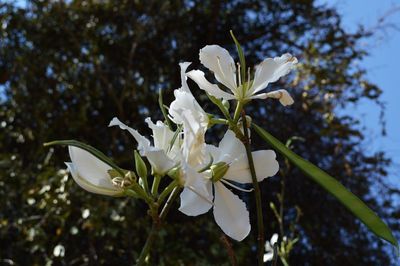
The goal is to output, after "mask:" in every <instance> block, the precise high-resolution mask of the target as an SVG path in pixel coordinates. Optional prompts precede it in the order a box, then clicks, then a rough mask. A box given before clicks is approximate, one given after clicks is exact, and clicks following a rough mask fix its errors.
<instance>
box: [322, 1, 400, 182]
mask: <svg viewBox="0 0 400 266" xmlns="http://www.w3.org/2000/svg"><path fill="white" fill-rule="evenodd" d="M318 2H319V3H326V4H328V6H334V7H336V8H337V10H338V12H339V14H340V15H342V18H343V26H344V28H345V29H348V30H350V31H354V30H355V29H357V27H358V25H360V24H361V25H364V26H365V27H367V28H371V27H374V26H375V25H376V24H377V20H378V18H380V17H385V18H386V21H387V22H388V23H392V24H393V25H398V26H399V30H396V29H393V28H390V27H387V29H386V31H382V30H379V31H378V33H377V35H376V36H375V37H372V38H371V39H368V40H366V41H365V42H364V43H363V44H362V45H365V46H366V48H367V50H368V51H369V53H370V55H369V56H368V57H366V58H365V59H364V60H363V62H361V63H362V66H363V67H364V68H365V69H366V70H367V77H368V79H369V81H371V82H373V83H375V84H377V85H378V86H379V87H380V88H381V89H382V90H383V95H382V100H383V101H384V102H385V104H386V116H385V119H386V123H387V126H386V129H387V136H382V135H381V127H380V126H379V107H378V106H377V105H376V104H373V103H371V102H367V101H366V102H363V103H361V104H360V105H358V106H356V107H353V106H352V107H348V108H347V109H346V110H345V112H349V113H350V114H353V115H354V114H355V115H356V117H358V118H360V120H361V121H362V122H363V124H364V125H365V126H366V129H365V131H364V133H365V135H366V136H367V137H366V139H365V146H366V148H367V149H368V150H369V151H370V152H373V151H376V150H383V151H385V152H386V154H387V155H388V156H389V157H390V158H391V159H392V160H393V165H392V167H391V169H390V181H391V182H393V183H396V184H397V186H400V185H398V181H399V179H400V103H399V100H400V67H399V62H400V1H391V0H379V1H377V0H319V1H318ZM396 2H397V3H396ZM396 7H397V12H394V13H392V14H389V13H387V12H388V10H393V9H394V8H396Z"/></svg>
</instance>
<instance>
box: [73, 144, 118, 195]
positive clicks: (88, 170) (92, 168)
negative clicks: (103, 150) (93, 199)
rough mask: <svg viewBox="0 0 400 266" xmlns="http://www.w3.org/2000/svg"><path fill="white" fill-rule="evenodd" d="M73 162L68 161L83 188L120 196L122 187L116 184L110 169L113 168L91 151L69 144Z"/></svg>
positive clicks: (75, 177)
mask: <svg viewBox="0 0 400 266" xmlns="http://www.w3.org/2000/svg"><path fill="white" fill-rule="evenodd" d="M68 149H69V156H70V157H71V162H69V163H66V165H67V167H68V169H69V171H70V172H71V175H72V177H73V179H74V180H75V182H76V183H77V184H78V185H79V186H80V187H82V188H83V189H85V190H87V191H89V192H92V193H96V194H102V195H107V196H120V195H122V194H123V189H122V188H121V187H118V186H115V185H114V184H113V182H112V179H111V176H110V175H109V173H108V171H109V170H112V168H111V167H110V166H109V165H107V164H106V163H104V162H103V161H101V160H99V159H98V158H96V157H95V156H94V155H92V154H90V153H89V152H87V151H85V150H83V149H80V148H77V147H73V146H69V147H68Z"/></svg>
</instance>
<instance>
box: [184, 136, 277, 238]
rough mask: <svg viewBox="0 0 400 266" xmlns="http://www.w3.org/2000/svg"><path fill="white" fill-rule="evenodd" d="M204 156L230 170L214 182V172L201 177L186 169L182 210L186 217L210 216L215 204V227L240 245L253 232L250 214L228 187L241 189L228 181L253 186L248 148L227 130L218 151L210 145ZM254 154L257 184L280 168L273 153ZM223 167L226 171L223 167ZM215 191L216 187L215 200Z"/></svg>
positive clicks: (191, 168) (200, 174) (270, 151)
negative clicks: (207, 214) (208, 212)
mask: <svg viewBox="0 0 400 266" xmlns="http://www.w3.org/2000/svg"><path fill="white" fill-rule="evenodd" d="M205 152H206V154H208V155H209V158H213V164H214V165H217V164H218V163H225V165H226V166H229V168H227V170H226V172H225V174H223V176H222V178H219V180H212V172H211V171H206V172H203V173H198V172H197V171H195V170H194V169H193V167H186V168H185V169H184V173H185V174H186V175H187V176H188V177H187V180H190V181H189V182H190V183H189V184H186V187H185V188H184V190H183V192H182V193H181V206H180V208H179V210H180V211H181V212H183V213H185V214H186V215H190V216H197V215H200V214H203V213H205V212H207V211H208V210H209V209H210V208H211V207H212V206H213V204H212V202H213V203H214V208H213V213H214V218H215V221H216V223H217V224H218V225H219V226H220V227H221V229H222V231H223V232H224V233H225V234H226V235H228V236H229V237H231V238H233V239H235V240H238V241H241V240H243V239H244V238H245V237H246V236H247V235H248V234H249V232H250V222H249V212H248V211H247V208H246V204H245V203H244V202H243V201H242V200H241V199H240V198H239V197H238V196H236V195H235V194H233V193H232V192H231V191H230V190H229V189H228V188H226V186H225V185H229V186H231V187H235V188H238V189H241V188H239V187H237V186H235V185H234V184H232V183H231V182H229V181H234V182H238V183H251V182H252V180H251V174H250V170H249V165H248V160H247V156H246V150H245V147H244V145H243V144H242V143H241V142H240V141H239V139H237V138H236V136H235V134H234V133H233V132H232V131H231V130H228V131H227V132H226V133H225V136H224V137H223V139H222V140H221V142H220V143H219V146H218V147H215V146H212V145H207V146H206V151H205ZM252 154H253V157H254V165H255V168H256V173H257V180H258V181H262V180H263V179H264V178H266V177H268V176H273V175H275V174H276V173H277V172H278V169H279V165H278V162H277V161H276V159H275V152H274V151H272V150H263V151H256V152H253V153H252ZM221 166H222V167H224V164H221ZM193 180H194V181H193ZM196 182H197V183H196ZM212 187H214V196H213V193H212Z"/></svg>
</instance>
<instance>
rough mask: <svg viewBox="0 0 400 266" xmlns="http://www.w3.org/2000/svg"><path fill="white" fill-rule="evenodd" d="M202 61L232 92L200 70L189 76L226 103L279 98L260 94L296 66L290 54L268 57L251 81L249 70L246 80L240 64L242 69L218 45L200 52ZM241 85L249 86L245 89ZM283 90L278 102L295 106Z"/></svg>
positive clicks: (257, 67)
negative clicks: (242, 78)
mask: <svg viewBox="0 0 400 266" xmlns="http://www.w3.org/2000/svg"><path fill="white" fill-rule="evenodd" d="M200 62H201V63H202V64H203V65H204V66H205V67H207V68H208V69H209V70H211V71H212V72H214V76H215V78H216V80H217V81H218V82H220V83H221V84H223V85H224V86H225V87H227V88H228V89H229V90H230V92H231V93H228V92H225V91H223V90H221V89H220V88H219V87H218V86H217V85H216V84H212V83H210V82H209V81H208V80H207V79H206V78H205V77H204V73H203V72H202V71H200V70H193V71H190V72H189V73H187V75H188V77H190V78H191V79H192V80H194V81H195V82H196V83H197V85H198V86H199V87H200V89H202V90H205V91H206V92H208V93H209V94H211V95H212V96H215V97H217V98H222V99H224V100H232V99H238V100H251V99H265V98H277V94H276V93H275V94H271V93H259V94H257V93H258V92H260V91H261V90H263V89H264V88H266V87H267V86H268V84H269V83H272V82H275V81H277V80H278V79H279V78H280V77H282V76H285V75H286V74H288V73H289V71H290V70H291V69H292V68H293V66H294V65H295V64H296V63H297V59H296V57H293V56H292V55H290V54H283V55H282V56H280V57H275V58H267V59H265V60H264V61H262V62H261V63H260V64H259V65H258V66H256V68H255V74H254V79H253V80H250V73H249V72H250V71H248V74H247V79H248V80H243V81H242V80H241V77H240V65H238V66H239V69H236V66H235V62H234V61H233V58H232V57H231V56H230V55H229V53H228V51H227V50H226V49H224V48H222V47H220V46H218V45H207V46H205V47H204V48H203V49H201V50H200ZM237 81H239V82H237ZM242 84H247V85H245V86H243V85H242ZM244 87H246V88H244ZM283 91H284V90H280V93H279V95H280V96H279V99H280V100H281V99H282V100H281V103H282V104H283V105H288V104H292V103H293V99H292V98H291V97H290V95H289V94H288V93H287V92H286V91H284V92H283Z"/></svg>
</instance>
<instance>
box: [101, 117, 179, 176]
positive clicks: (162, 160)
mask: <svg viewBox="0 0 400 266" xmlns="http://www.w3.org/2000/svg"><path fill="white" fill-rule="evenodd" d="M146 122H148V121H146ZM148 123H149V122H148ZM109 126H119V127H120V128H121V129H124V130H128V131H129V133H131V135H132V136H133V137H134V138H135V139H136V141H137V142H138V150H139V152H140V155H142V156H146V157H147V159H148V160H149V162H150V164H151V166H152V167H153V170H154V172H155V173H157V174H160V175H163V174H165V172H166V171H168V170H169V169H171V168H172V167H174V166H175V164H176V163H175V162H174V161H173V160H172V159H171V158H169V157H168V156H167V154H166V151H164V150H163V149H161V148H158V147H153V146H151V145H150V141H149V140H148V139H147V138H145V137H143V136H142V135H140V134H139V133H138V132H137V131H136V130H134V129H133V128H130V127H128V126H127V125H125V124H124V123H122V122H121V121H119V120H118V118H115V117H114V118H113V119H112V120H111V122H110V125H109ZM157 141H158V140H157ZM160 142H161V140H160ZM158 144H160V143H158Z"/></svg>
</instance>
